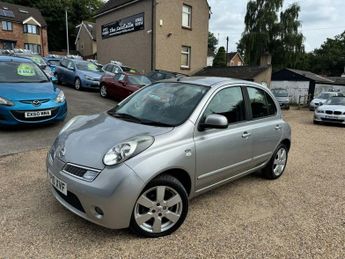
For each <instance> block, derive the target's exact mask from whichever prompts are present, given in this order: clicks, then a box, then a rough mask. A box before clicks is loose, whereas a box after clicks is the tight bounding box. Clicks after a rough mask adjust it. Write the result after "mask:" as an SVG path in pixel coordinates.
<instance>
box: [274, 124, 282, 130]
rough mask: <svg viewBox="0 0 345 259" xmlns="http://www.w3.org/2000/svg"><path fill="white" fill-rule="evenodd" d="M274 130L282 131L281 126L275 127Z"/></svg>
mask: <svg viewBox="0 0 345 259" xmlns="http://www.w3.org/2000/svg"><path fill="white" fill-rule="evenodd" d="M274 129H275V130H281V129H282V126H280V125H277V126H276V127H275V128H274Z"/></svg>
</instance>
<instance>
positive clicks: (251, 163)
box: [47, 77, 291, 237]
mask: <svg viewBox="0 0 345 259" xmlns="http://www.w3.org/2000/svg"><path fill="white" fill-rule="evenodd" d="M290 137H291V130H290V127H289V125H288V124H287V123H286V122H285V121H284V120H283V118H282V114H281V110H280V107H279V104H278V103H277V102H276V101H274V97H273V96H272V94H271V93H270V91H269V90H268V89H266V88H263V87H262V86H260V85H258V84H255V83H251V82H246V81H237V80H236V81H235V80H229V79H225V78H203V77H199V78H198V77H195V78H193V77H191V78H187V77H186V78H179V79H173V80H169V81H162V82H158V83H155V84H152V85H149V86H147V87H144V88H142V89H140V90H139V91H137V92H136V93H134V94H133V95H131V96H130V97H128V98H127V99H125V100H124V101H122V102H121V103H120V104H118V105H117V106H116V107H115V108H113V109H111V110H110V111H108V112H104V113H101V114H95V115H90V116H78V117H75V118H73V119H72V120H71V121H69V122H68V123H67V124H66V125H65V127H64V128H63V129H62V130H61V132H60V134H59V135H58V137H57V139H56V140H55V142H54V144H53V146H52V148H51V150H50V151H49V153H48V156H47V167H48V176H49V179H50V183H51V186H52V188H51V190H52V193H53V195H54V196H55V198H56V199H57V200H58V201H59V202H60V203H61V204H62V205H63V206H65V207H66V208H67V209H69V210H70V211H72V212H73V213H75V214H77V215H79V216H80V217H82V218H84V219H87V220H89V221H91V222H94V223H96V224H99V225H101V226H104V227H107V228H111V229H120V228H127V227H130V229H131V230H132V231H134V232H135V233H137V234H139V235H143V236H148V237H159V236H164V235H168V234H170V233H172V232H173V231H175V230H176V229H177V228H179V227H180V225H181V224H182V223H183V221H184V220H185V218H186V215H187V212H188V202H189V200H190V199H191V198H193V197H195V196H197V195H200V194H202V193H204V192H206V191H209V190H211V189H214V188H216V187H218V186H221V185H223V184H225V183H227V182H230V181H233V180H235V179H237V178H240V177H243V176H245V175H248V174H251V173H253V172H256V171H258V170H262V172H263V175H264V176H265V177H266V178H268V179H276V178H278V177H280V176H281V175H282V174H283V172H284V170H285V167H286V163H287V159H288V152H289V149H290V144H291V140H290ZM244 206H245V205H244ZM210 220H211V219H210Z"/></svg>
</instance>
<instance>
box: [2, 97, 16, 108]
mask: <svg viewBox="0 0 345 259" xmlns="http://www.w3.org/2000/svg"><path fill="white" fill-rule="evenodd" d="M0 105H6V106H14V103H13V102H11V101H10V100H7V99H6V98H3V97H0Z"/></svg>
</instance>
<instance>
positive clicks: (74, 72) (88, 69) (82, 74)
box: [55, 59, 104, 90]
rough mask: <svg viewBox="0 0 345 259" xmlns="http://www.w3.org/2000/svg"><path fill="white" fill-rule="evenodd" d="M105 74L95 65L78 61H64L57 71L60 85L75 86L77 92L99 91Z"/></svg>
mask: <svg viewBox="0 0 345 259" xmlns="http://www.w3.org/2000/svg"><path fill="white" fill-rule="evenodd" d="M103 74H104V72H103V70H102V69H101V68H100V67H98V66H96V65H95V64H94V63H92V62H88V61H83V60H77V59H63V60H62V61H61V62H60V66H58V67H56V71H55V77H56V78H57V81H58V83H59V84H61V83H62V84H68V85H73V86H74V88H75V89H76V90H82V89H84V88H88V89H99V86H100V79H101V77H102V75H103Z"/></svg>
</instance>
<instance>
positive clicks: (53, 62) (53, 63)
mask: <svg viewBox="0 0 345 259" xmlns="http://www.w3.org/2000/svg"><path fill="white" fill-rule="evenodd" d="M43 59H44V61H45V62H46V63H47V65H48V66H49V67H50V70H51V71H52V73H54V74H55V71H56V67H57V66H60V62H61V60H62V58H58V57H45V58H43Z"/></svg>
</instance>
